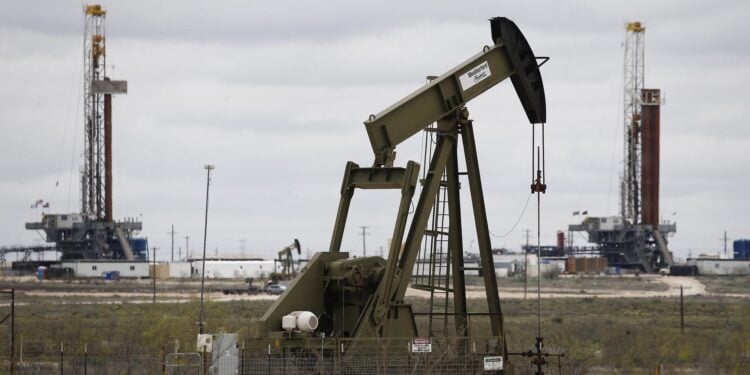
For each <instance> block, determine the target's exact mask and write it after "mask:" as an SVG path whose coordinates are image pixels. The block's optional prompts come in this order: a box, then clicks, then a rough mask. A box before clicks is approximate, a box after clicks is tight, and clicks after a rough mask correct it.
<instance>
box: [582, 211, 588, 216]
mask: <svg viewBox="0 0 750 375" xmlns="http://www.w3.org/2000/svg"><path fill="white" fill-rule="evenodd" d="M588 214H589V212H588V211H583V212H581V215H588Z"/></svg>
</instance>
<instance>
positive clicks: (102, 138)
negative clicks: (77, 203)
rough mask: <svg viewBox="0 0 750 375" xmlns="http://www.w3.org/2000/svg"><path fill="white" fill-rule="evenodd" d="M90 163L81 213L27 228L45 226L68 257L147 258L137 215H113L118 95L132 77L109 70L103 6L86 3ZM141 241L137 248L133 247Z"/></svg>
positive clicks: (87, 145)
mask: <svg viewBox="0 0 750 375" xmlns="http://www.w3.org/2000/svg"><path fill="white" fill-rule="evenodd" d="M84 13H85V30H84V39H83V47H84V48H83V61H84V82H83V83H84V86H83V87H84V88H83V90H84V130H85V139H86V140H85V142H84V143H85V148H84V165H83V169H82V171H81V212H80V213H74V214H72V213H71V214H46V215H44V216H43V217H42V220H41V222H36V223H26V229H30V230H44V231H45V233H46V234H47V236H46V240H47V242H54V243H55V245H56V248H57V250H58V251H60V252H61V253H62V258H63V259H136V258H145V257H146V248H147V245H146V242H145V240H144V239H136V238H133V236H132V235H133V234H134V233H135V232H137V231H139V230H141V223H140V222H139V221H137V220H134V219H129V220H125V221H122V222H116V221H114V220H113V215H112V95H114V94H124V93H127V81H113V80H110V79H109V78H108V77H107V74H106V66H107V65H106V55H107V50H106V46H105V41H106V38H105V29H104V18H105V16H106V14H107V12H106V11H104V9H102V7H101V6H100V5H89V6H86V7H85V12H84ZM131 242H132V243H133V244H136V246H135V248H134V247H133V246H132V245H131Z"/></svg>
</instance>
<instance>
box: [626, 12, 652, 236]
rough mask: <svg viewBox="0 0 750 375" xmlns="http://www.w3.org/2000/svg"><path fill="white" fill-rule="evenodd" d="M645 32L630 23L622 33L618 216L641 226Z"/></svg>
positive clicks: (639, 26) (637, 25)
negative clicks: (620, 192)
mask: <svg viewBox="0 0 750 375" xmlns="http://www.w3.org/2000/svg"><path fill="white" fill-rule="evenodd" d="M645 33H646V28H645V27H644V26H642V25H641V23H640V22H629V23H628V24H627V26H626V33H625V66H624V72H625V73H624V74H625V77H624V78H625V80H624V86H625V92H624V106H623V112H624V113H623V120H624V125H625V126H624V137H623V138H624V141H625V145H624V147H623V174H622V187H621V189H622V194H621V197H620V210H621V213H620V214H621V215H622V217H623V218H625V220H627V221H629V222H630V223H632V224H638V223H640V222H641V205H642V199H641V157H642V155H641V152H642V148H641V142H640V137H639V133H640V121H641V90H642V89H643V81H644V55H645Z"/></svg>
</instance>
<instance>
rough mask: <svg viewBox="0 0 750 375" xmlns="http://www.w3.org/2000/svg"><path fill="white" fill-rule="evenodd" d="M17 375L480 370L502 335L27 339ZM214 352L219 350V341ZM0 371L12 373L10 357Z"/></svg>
mask: <svg viewBox="0 0 750 375" xmlns="http://www.w3.org/2000/svg"><path fill="white" fill-rule="evenodd" d="M22 349H23V350H22V352H21V353H19V356H18V357H17V358H16V360H15V363H14V365H13V370H12V373H13V374H29V375H31V374H34V375H37V374H38V375H46V374H50V375H53V374H55V375H56V374H60V375H67V374H84V375H88V374H105V375H109V374H112V375H115V374H117V375H121V374H122V375H125V374H127V375H140V374H144V375H146V374H148V375H153V374H169V375H202V374H205V375H230V374H231V375H234V374H239V375H249V374H290V375H293V374H357V375H360V374H422V373H431V374H451V375H458V374H475V373H488V372H486V371H485V370H486V369H487V367H486V366H487V359H488V358H490V359H494V360H495V362H493V363H495V364H497V359H498V358H500V361H501V362H502V358H501V357H500V354H499V352H500V350H501V347H500V346H499V341H498V339H497V338H485V339H475V338H429V339H428V338H421V339H411V338H399V339H393V338H390V339H385V338H381V339H361V340H354V339H337V338H311V337H310V338H287V339H278V340H273V339H271V340H268V339H263V340H261V339H258V340H247V341H244V342H240V343H238V344H236V345H232V346H231V349H230V350H227V349H226V348H224V349H222V350H216V351H215V352H206V353H166V352H144V351H139V350H130V349H128V350H117V351H107V352H91V351H88V350H86V346H85V345H83V346H82V347H80V348H78V347H76V348H73V347H72V346H71V345H68V347H67V348H66V347H63V346H60V347H57V348H53V347H49V346H41V345H38V346H37V345H33V343H25V344H24V346H23V348H22ZM214 349H218V347H217V346H214ZM0 365H1V366H2V368H3V369H2V370H0V374H7V373H11V372H10V366H9V365H10V363H9V361H8V360H7V359H6V361H4V363H2V364H0Z"/></svg>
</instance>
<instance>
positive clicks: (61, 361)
mask: <svg viewBox="0 0 750 375" xmlns="http://www.w3.org/2000/svg"><path fill="white" fill-rule="evenodd" d="M63 358H64V356H63V343H62V341H60V375H63Z"/></svg>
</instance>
